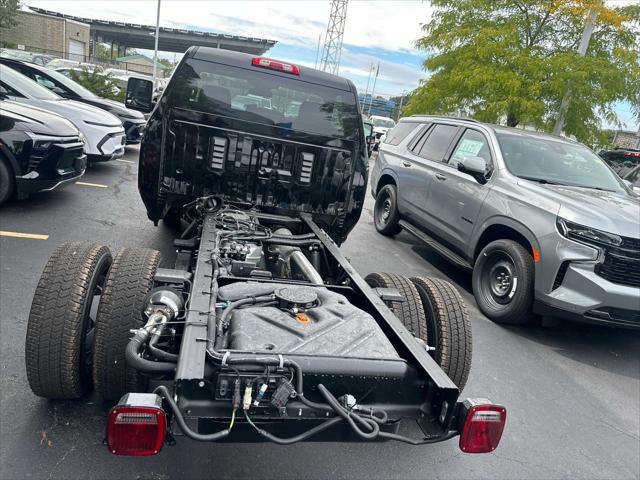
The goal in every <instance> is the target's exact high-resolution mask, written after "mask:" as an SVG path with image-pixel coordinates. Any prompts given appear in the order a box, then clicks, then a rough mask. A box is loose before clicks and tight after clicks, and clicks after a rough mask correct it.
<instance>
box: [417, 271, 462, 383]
mask: <svg viewBox="0 0 640 480" xmlns="http://www.w3.org/2000/svg"><path fill="white" fill-rule="evenodd" d="M410 280H411V282H413V284H414V285H415V287H416V289H417V291H418V294H419V295H420V299H421V300H422V307H423V308H424V313H425V317H424V323H425V325H426V329H416V330H415V331H411V333H413V334H414V335H415V336H416V337H418V338H420V339H422V340H423V341H424V342H425V343H426V344H427V345H429V346H430V347H432V348H433V350H430V354H431V355H432V356H433V358H434V360H435V361H436V362H437V363H438V365H440V368H442V370H444V372H445V373H446V374H447V375H448V376H449V378H450V379H451V381H452V382H453V383H455V384H456V385H457V386H458V388H459V389H460V390H462V389H463V388H464V386H465V385H466V384H467V378H469V371H470V370H471V356H472V353H473V342H472V337H471V322H470V321H469V316H468V315H467V308H466V305H465V303H464V300H462V297H461V296H460V293H459V292H458V290H457V289H456V288H455V287H454V286H453V285H451V283H449V282H447V281H445V280H439V279H435V278H427V277H412V278H410ZM425 330H426V335H424V332H425Z"/></svg>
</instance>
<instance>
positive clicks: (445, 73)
mask: <svg viewBox="0 0 640 480" xmlns="http://www.w3.org/2000/svg"><path fill="white" fill-rule="evenodd" d="M431 3H432V5H433V6H435V7H437V10H436V12H435V14H434V16H433V19H432V20H431V21H430V22H429V23H427V24H426V25H424V27H423V30H424V32H425V36H424V37H422V38H421V39H420V40H418V42H417V45H418V47H419V48H421V49H423V50H425V51H426V52H427V58H426V60H425V61H424V67H425V69H426V70H427V71H429V72H430V73H431V76H430V77H429V78H428V79H427V80H425V81H424V82H423V83H422V84H421V85H420V86H419V87H418V88H417V89H416V90H414V91H413V92H412V94H411V96H410V98H409V102H408V103H407V106H406V108H404V109H403V114H405V115H407V114H413V113H449V112H463V113H467V114H470V115H472V116H474V117H475V118H477V119H478V120H482V121H488V122H499V121H501V120H504V119H506V123H507V124H508V125H511V126H515V125H518V124H519V123H528V124H532V125H534V126H536V127H537V128H539V129H543V130H551V128H552V127H553V124H554V122H555V119H556V117H557V114H558V110H559V107H560V102H561V100H562V97H563V95H564V94H565V92H566V91H567V88H568V87H570V90H571V104H570V108H569V111H568V112H567V116H566V122H565V128H564V131H565V133H566V134H569V135H575V136H576V137H577V138H578V139H580V140H582V141H587V142H598V141H600V140H603V139H601V138H600V136H601V133H600V132H601V130H600V128H599V127H600V123H601V119H603V118H604V119H606V120H608V121H611V122H616V121H617V117H616V115H615V110H614V107H615V105H616V103H618V102H621V101H627V102H629V103H630V104H631V105H632V108H633V109H634V114H636V115H637V116H638V118H640V58H639V54H638V52H640V5H628V6H625V7H617V8H609V7H605V6H602V5H601V4H600V3H599V2H598V1H597V0H432V2H431ZM590 8H597V11H598V16H597V19H596V24H595V29H594V32H593V36H592V38H591V42H590V44H589V49H588V51H587V54H586V56H585V57H580V56H579V55H578V54H577V51H576V49H577V46H578V44H579V42H580V38H581V35H582V29H583V27H584V22H585V18H586V16H587V14H588V12H589V9H590Z"/></svg>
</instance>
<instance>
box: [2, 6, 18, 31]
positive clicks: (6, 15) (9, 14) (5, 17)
mask: <svg viewBox="0 0 640 480" xmlns="http://www.w3.org/2000/svg"><path fill="white" fill-rule="evenodd" d="M19 8H20V2H19V1H18V0H0V28H8V27H14V26H16V25H17V24H18V20H17V19H16V12H17V11H18V9H19Z"/></svg>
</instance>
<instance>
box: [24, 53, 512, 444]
mask: <svg viewBox="0 0 640 480" xmlns="http://www.w3.org/2000/svg"><path fill="white" fill-rule="evenodd" d="M151 92H152V88H151V85H149V84H148V83H147V82H146V81H145V80H141V79H131V80H129V85H128V91H127V97H126V104H127V106H128V107H130V108H137V109H139V110H141V111H151V110H152V113H151V116H150V118H149V121H148V124H147V128H146V130H145V133H144V137H143V140H142V145H141V150H140V163H139V172H138V174H139V189H140V194H141V196H142V199H143V201H144V204H145V206H146V208H147V212H148V216H149V218H150V219H151V220H152V221H153V222H155V223H156V224H157V223H158V222H159V221H161V220H163V219H164V221H165V222H167V223H169V224H171V225H172V227H173V228H176V230H177V234H176V237H177V238H176V239H175V242H174V246H175V249H176V251H177V254H176V259H175V262H174V263H173V264H172V266H171V268H166V267H162V266H161V265H160V253H159V252H157V251H154V250H149V249H144V248H139V247H132V248H124V249H122V250H120V251H119V252H118V253H117V254H116V255H115V257H114V258H113V260H112V258H111V254H110V251H109V249H108V248H107V247H106V246H103V245H99V244H95V243H86V242H85V243H72V244H65V245H62V246H61V247H60V248H59V249H58V250H57V251H56V252H55V253H54V255H53V256H52V258H51V259H50V261H49V263H48V264H47V266H46V267H45V270H44V273H43V276H42V280H41V281H40V284H39V285H38V288H37V290H36V293H35V297H34V300H33V306H32V310H31V315H30V318H29V323H28V331H27V342H26V363H27V374H28V379H29V382H30V385H31V388H32V390H33V391H34V393H36V394H37V395H40V396H42V397H46V398H63V399H71V398H78V397H81V396H82V395H84V394H86V393H87V392H88V390H89V388H90V387H91V386H94V387H95V389H96V390H97V393H98V395H99V396H100V397H102V398H103V399H105V400H107V401H114V402H115V401H117V402H118V403H117V404H116V405H115V406H114V407H113V408H112V409H111V410H110V413H109V415H108V418H107V429H106V430H107V435H106V443H107V445H108V448H109V450H110V451H111V452H112V453H114V454H118V455H151V454H155V453H158V452H159V451H160V449H161V448H162V446H163V445H164V444H165V443H167V444H172V443H173V442H174V441H175V438H174V437H175V436H178V435H183V436H186V437H189V438H191V439H193V440H197V441H205V442H210V441H224V442H256V441H270V442H275V443H278V444H291V443H295V442H300V441H305V440H313V441H340V442H342V441H379V440H395V441H400V442H405V443H408V444H411V445H422V444H429V443H434V442H440V441H444V440H447V439H450V438H452V437H455V436H460V448H461V449H462V450H463V451H464V452H469V453H482V452H490V451H492V450H494V449H495V448H496V447H497V446H498V442H499V441H500V437H501V435H502V431H503V428H504V423H505V419H506V410H505V408H504V407H503V406H501V405H496V404H493V403H491V402H490V401H489V400H486V399H467V400H464V401H460V399H459V394H460V391H461V389H462V388H463V387H464V384H465V382H466V380H467V376H468V373H469V368H470V365H471V327H470V324H469V320H468V317H467V314H466V310H465V306H464V303H463V301H462V300H461V298H460V295H459V294H458V292H457V291H456V289H455V288H454V287H453V286H452V285H450V284H449V283H447V282H445V281H442V280H437V279H431V278H425V277H416V278H411V279H409V278H405V277H403V276H400V275H395V274H389V273H374V274H370V275H368V276H367V277H366V278H362V277H361V276H360V275H359V274H358V273H357V272H356V271H355V270H354V268H353V267H352V266H351V265H350V264H349V262H348V261H347V260H346V259H345V257H344V256H343V255H342V254H341V253H340V250H339V249H338V245H339V244H340V243H342V242H343V241H344V240H345V239H346V238H347V235H348V234H349V232H350V231H351V229H352V228H353V227H354V226H355V224H356V222H357V221H358V219H359V217H360V213H361V210H362V206H363V202H364V196H365V191H366V188H367V174H368V153H367V143H366V139H365V133H364V128H363V122H362V116H361V113H360V110H359V107H358V98H357V92H356V89H355V87H354V85H353V84H352V83H351V82H349V81H347V80H345V79H343V78H340V77H337V76H334V75H329V74H327V73H323V72H320V71H317V70H313V69H309V68H305V67H302V66H297V65H292V64H289V63H286V62H283V61H278V60H273V59H268V58H263V57H253V56H251V55H246V54H241V53H235V52H229V51H224V50H217V49H208V48H201V47H193V48H191V49H189V50H188V51H187V53H186V54H185V56H184V57H183V59H182V61H181V62H180V64H179V66H178V67H177V70H176V71H175V73H174V75H173V76H172V78H171V80H170V82H169V84H168V86H167V88H166V89H165V90H164V93H163V94H162V96H161V97H160V99H159V100H158V102H157V104H155V105H153V104H152V94H151ZM363 248H366V245H363ZM70 291H72V292H74V295H72V296H69V295H67V293H68V292H70ZM65 295H66V296H65ZM403 421H415V422H417V423H418V425H419V426H420V428H421V432H422V434H421V435H419V436H416V437H415V438H411V437H408V436H406V435H402V434H400V433H399V426H400V423H401V422H403Z"/></svg>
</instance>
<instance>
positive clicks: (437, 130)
mask: <svg viewBox="0 0 640 480" xmlns="http://www.w3.org/2000/svg"><path fill="white" fill-rule="evenodd" d="M458 128H459V127H457V126H455V125H444V124H436V125H434V126H433V128H432V129H431V131H430V132H429V133H427V135H428V136H427V138H426V140H425V141H424V143H423V144H422V147H421V148H420V151H419V152H418V155H420V156H421V157H423V158H426V159H427V160H432V161H434V162H443V161H444V160H445V158H444V156H445V154H446V153H447V149H448V148H449V145H450V144H451V141H452V140H453V137H455V135H456V132H457V131H458Z"/></svg>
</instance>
